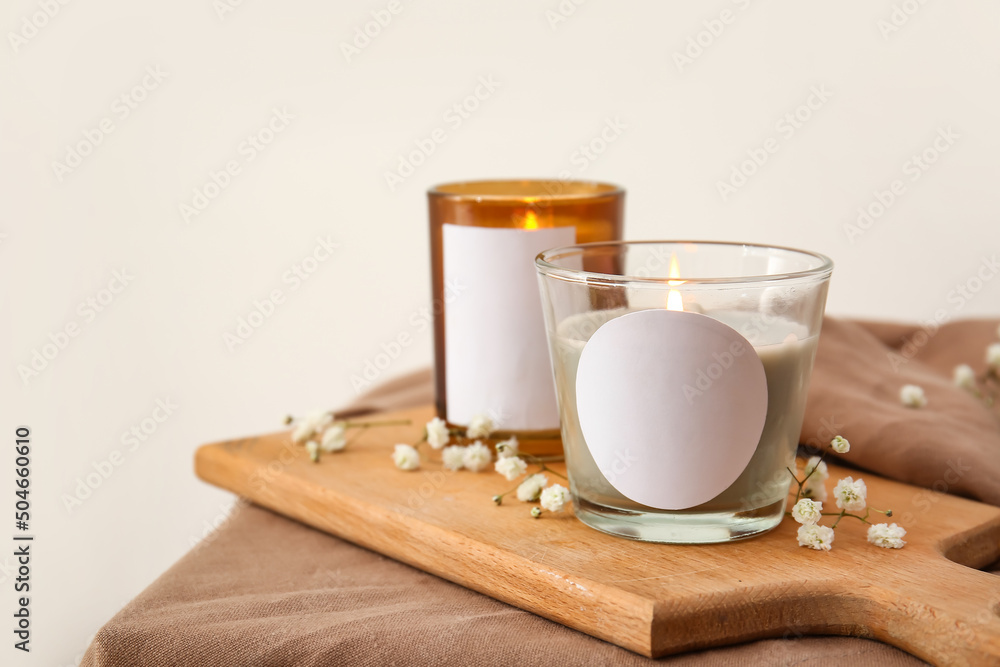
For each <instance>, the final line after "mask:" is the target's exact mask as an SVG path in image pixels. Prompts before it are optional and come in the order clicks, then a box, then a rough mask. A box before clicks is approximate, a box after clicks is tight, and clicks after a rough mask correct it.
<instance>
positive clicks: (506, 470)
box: [493, 456, 528, 482]
mask: <svg viewBox="0 0 1000 667" xmlns="http://www.w3.org/2000/svg"><path fill="white" fill-rule="evenodd" d="M493 469H494V470H496V471H497V472H498V473H500V474H501V475H503V476H504V477H506V478H507V481H508V482H513V481H514V480H515V479H517V478H518V477H520V476H521V475H523V474H524V471H525V470H527V469H528V464H527V463H525V462H524V459H520V458H518V457H516V456H508V457H507V458H503V459H497V462H496V464H494V466H493Z"/></svg>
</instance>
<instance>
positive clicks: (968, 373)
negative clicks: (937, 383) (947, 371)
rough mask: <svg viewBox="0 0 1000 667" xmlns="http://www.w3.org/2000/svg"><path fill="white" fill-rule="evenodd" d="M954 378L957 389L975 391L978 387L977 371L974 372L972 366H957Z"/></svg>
mask: <svg viewBox="0 0 1000 667" xmlns="http://www.w3.org/2000/svg"><path fill="white" fill-rule="evenodd" d="M953 377H954V379H955V386H956V387H961V388H962V389H975V387H976V371H974V370H972V366H969V365H968V364H959V365H958V366H955V372H954V376H953Z"/></svg>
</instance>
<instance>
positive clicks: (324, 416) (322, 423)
mask: <svg viewBox="0 0 1000 667" xmlns="http://www.w3.org/2000/svg"><path fill="white" fill-rule="evenodd" d="M332 421H333V415H331V414H330V413H329V412H328V411H326V410H314V411H312V412H310V413H309V414H307V415H306V416H305V417H303V418H302V419H301V420H299V423H298V424H296V426H295V429H294V430H293V431H292V442H294V443H295V444H296V445H300V444H302V443H303V442H305V441H306V440H308V439H309V438H311V437H313V436H314V435H316V433H317V432H318V431H322V430H323V429H324V428H326V427H327V425H328V424H329V423H330V422H332Z"/></svg>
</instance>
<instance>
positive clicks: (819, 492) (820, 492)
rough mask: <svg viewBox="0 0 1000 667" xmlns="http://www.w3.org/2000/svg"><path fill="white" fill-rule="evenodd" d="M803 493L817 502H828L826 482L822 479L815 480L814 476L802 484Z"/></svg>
mask: <svg viewBox="0 0 1000 667" xmlns="http://www.w3.org/2000/svg"><path fill="white" fill-rule="evenodd" d="M802 495H803V496H804V497H806V498H811V499H813V500H815V501H817V502H820V503H822V502H826V484H825V483H824V482H821V481H817V482H814V481H813V479H812V478H809V481H808V482H806V483H805V484H804V485H803V486H802Z"/></svg>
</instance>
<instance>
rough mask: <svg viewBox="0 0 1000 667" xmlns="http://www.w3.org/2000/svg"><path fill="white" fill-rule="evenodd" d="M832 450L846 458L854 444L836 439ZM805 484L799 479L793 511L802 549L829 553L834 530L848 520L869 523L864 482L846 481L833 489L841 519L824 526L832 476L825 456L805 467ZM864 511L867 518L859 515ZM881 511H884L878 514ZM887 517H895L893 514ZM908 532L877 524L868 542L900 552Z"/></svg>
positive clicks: (831, 444)
mask: <svg viewBox="0 0 1000 667" xmlns="http://www.w3.org/2000/svg"><path fill="white" fill-rule="evenodd" d="M830 449H831V450H832V451H834V452H837V453H838V454H846V453H847V452H849V451H850V450H851V443H850V442H848V440H847V439H846V438H844V437H842V436H839V435H838V436H837V437H835V438H834V439H833V440H832V441H831V442H830ZM804 475H805V476H804V478H803V480H802V481H799V479H798V478H797V477H796V478H795V481H796V483H797V484H798V485H799V491H798V493H797V494H796V498H797V501H796V503H795V505H794V506H793V507H792V511H791V515H792V518H793V519H795V521H797V522H798V523H799V524H801V525H800V526H799V529H798V532H797V533H796V537H797V539H798V542H799V546H800V547H809V548H810V549H816V550H817V551H829V550H830V549H832V548H833V538H834V529H835V528H836V527H837V524H838V523H839V522H840V520H841V519H842V518H844V517H845V516H850V517H854V518H856V519H860V520H861V521H863V522H865V523H868V515H869V514H870V513H871V511H872V509H871V508H869V507H868V487H867V485H866V484H865V481H864V480H863V479H860V478H859V479H857V480H855V479H854V478H853V477H845V478H843V479H841V480H839V481H838V482H837V484H836V486H834V487H833V498H834V501H835V502H836V504H837V508H838V509H839V510H840V512H839V513H838V512H829V513H828V514H829V515H833V516H836V517H837V520H836V521H835V522H834V524H833V525H832V526H823V525H820V523H819V522H820V520H821V519H822V518H823V502H824V501H825V500H826V498H827V494H826V486H825V484H824V482H826V480H827V478H829V476H830V473H829V471H828V470H827V467H826V462H825V461H823V457H821V456H813V457H812V458H810V459H809V460H808V461H807V462H806V465H805V470H804ZM862 511H864V512H865V514H864V516H860V515H858V514H856V513H857V512H862ZM874 511H881V510H874ZM884 514H886V515H888V516H892V512H891V511H886V512H884ZM904 535H906V530H905V529H903V528H902V527H901V526H898V525H896V524H894V523H893V524H884V523H880V524H875V525H870V527H869V528H868V541H869V542H871V543H872V544H874V545H875V546H878V547H883V548H885V549H900V548H902V547H903V545H904V544H906V543H905V542H904V541H903V536H904Z"/></svg>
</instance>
